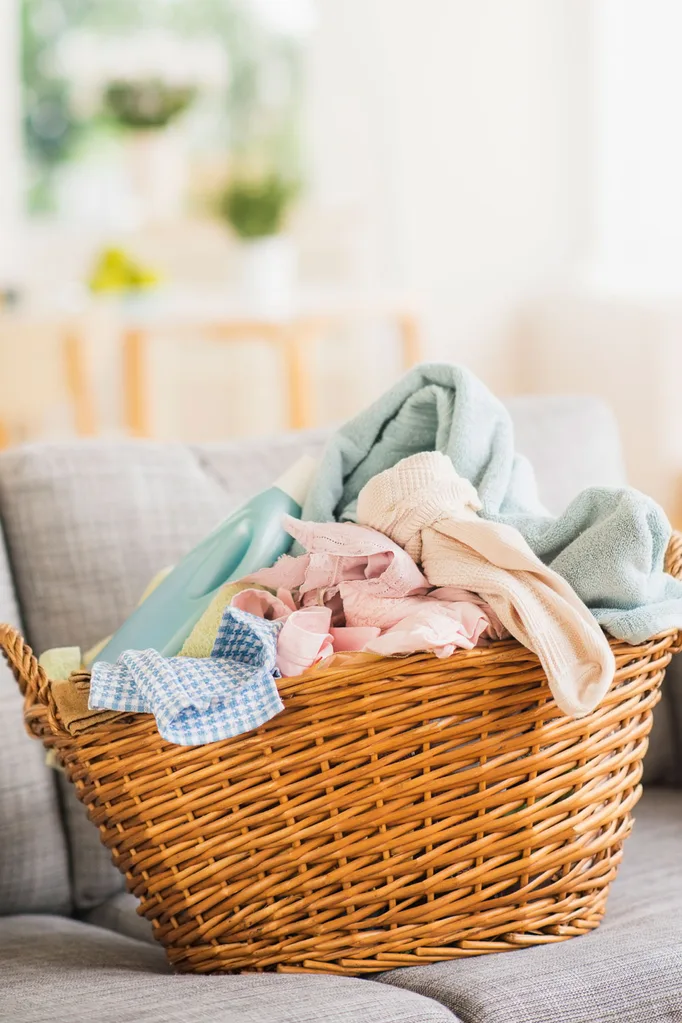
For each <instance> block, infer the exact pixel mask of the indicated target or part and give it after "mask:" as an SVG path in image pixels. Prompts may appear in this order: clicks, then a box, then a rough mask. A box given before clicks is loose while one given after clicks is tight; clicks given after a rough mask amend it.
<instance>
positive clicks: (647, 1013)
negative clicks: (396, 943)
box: [380, 789, 682, 1023]
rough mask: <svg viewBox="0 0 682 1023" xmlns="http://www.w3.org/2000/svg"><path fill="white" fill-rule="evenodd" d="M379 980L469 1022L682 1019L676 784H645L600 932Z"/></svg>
mask: <svg viewBox="0 0 682 1023" xmlns="http://www.w3.org/2000/svg"><path fill="white" fill-rule="evenodd" d="M380 980H381V981H382V982H383V983H385V984H390V985H393V986H396V987H401V988H405V989H408V990H410V991H416V992H419V993H420V994H423V995H427V996H428V997H430V998H435V999H436V1000H438V1001H440V1002H442V1003H443V1004H444V1005H447V1006H448V1008H449V1009H452V1011H453V1012H454V1013H456V1014H457V1015H459V1016H461V1018H462V1020H464V1021H465V1023H664V1021H665V1023H674V1021H679V1020H682V792H675V791H665V790H657V789H649V790H648V791H647V792H645V794H644V797H643V798H642V801H641V802H640V804H639V806H638V808H637V810H636V823H635V828H634V831H633V833H632V835H631V836H630V837H629V838H628V839H627V842H626V843H625V855H624V861H623V864H622V867H621V870H620V873H619V875H618V879H617V881H616V882H615V884H614V886H613V890H612V892H611V895H610V898H609V903H608V908H607V913H606V918H605V920H604V922H603V923H602V925H601V927H599V928H598V929H597V930H596V931H593V932H592V933H591V934H588V935H586V936H585V937H581V938H574V939H571V940H569V941H566V942H560V943H558V944H556V945H541V946H537V947H535V948H529V949H523V950H522V951H518V952H510V953H505V954H504V955H499V956H498V955H492V956H480V957H477V958H472V959H463V960H458V961H455V962H451V963H436V964H433V965H431V966H424V967H410V968H408V969H405V970H394V971H392V972H391V973H387V974H382V975H381V977H380Z"/></svg>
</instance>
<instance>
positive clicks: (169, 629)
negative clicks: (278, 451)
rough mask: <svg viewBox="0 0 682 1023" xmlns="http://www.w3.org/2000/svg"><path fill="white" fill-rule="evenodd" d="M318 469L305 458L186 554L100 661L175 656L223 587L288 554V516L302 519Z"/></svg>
mask: <svg viewBox="0 0 682 1023" xmlns="http://www.w3.org/2000/svg"><path fill="white" fill-rule="evenodd" d="M316 468H317V462H316V461H315V460H314V459H313V458H310V457H308V456H305V457H304V458H301V459H299V460H298V461H297V462H296V463H294V465H292V466H291V467H290V468H289V469H288V470H287V471H286V472H285V473H284V474H283V475H282V476H280V477H279V479H277V480H276V481H275V483H274V484H273V486H271V487H270V488H269V489H268V490H264V491H263V493H261V494H257V495H256V497H254V498H252V499H251V500H250V501H247V502H246V504H244V505H242V507H241V508H238V509H237V511H235V512H233V514H232V515H230V516H229V517H228V518H227V519H225V521H224V522H222V523H221V524H220V525H219V526H218V527H217V528H216V529H214V531H213V532H212V533H210V534H209V536H207V537H206V539H205V540H202V541H201V543H200V544H198V545H197V546H196V547H195V548H194V549H193V550H191V551H190V552H189V554H186V555H185V557H184V558H183V559H182V561H180V562H179V563H178V564H177V565H176V566H175V568H174V569H173V570H172V571H171V572H170V573H169V574H168V575H167V576H166V578H165V579H164V580H163V581H162V582H161V583H160V584H159V586H157V588H156V589H155V590H154V591H153V592H152V593H150V594H149V596H148V597H147V598H146V600H144V601H143V603H142V604H140V606H139V607H138V608H137V610H136V611H134V612H133V613H132V615H131V616H130V618H128V619H127V621H125V622H124V624H123V625H122V626H121V628H120V629H119V630H118V632H116V633H115V634H114V635H113V636H112V638H111V639H110V640H109V642H108V643H107V645H106V646H105V647H104V649H103V650H101V651H100V652H99V653H98V654H97V656H96V658H95V660H96V661H108V662H109V663H112V662H113V661H115V660H116V659H117V658H118V656H119V655H120V654H122V653H123V651H124V650H147V649H149V648H151V649H153V650H158V651H159V653H161V654H164V655H165V656H166V657H174V656H175V655H176V654H177V653H178V651H179V650H180V649H181V647H182V644H183V643H184V642H185V640H186V639H187V637H188V636H189V634H190V632H191V631H192V629H193V628H194V626H195V625H196V623H197V622H198V621H199V619H200V618H201V616H202V614H203V613H204V611H205V610H206V608H207V607H208V605H209V604H210V602H211V600H212V599H213V597H214V596H215V594H216V592H217V591H218V590H219V589H220V587H221V586H223V585H224V584H225V583H227V582H234V581H236V580H237V579H242V578H243V577H244V576H245V575H249V574H250V573H251V572H256V571H258V569H259V568H266V567H267V566H269V565H272V564H273V563H274V562H275V561H276V560H277V558H278V557H280V555H282V554H286V552H287V551H288V550H289V547H290V546H291V544H292V539H291V536H290V535H289V534H288V533H286V532H285V531H284V529H283V528H282V516H283V515H285V514H288V515H293V516H294V518H300V516H301V507H302V505H303V501H304V499H305V495H306V493H307V490H308V487H309V485H310V481H311V479H312V476H313V474H314V472H315V469H316Z"/></svg>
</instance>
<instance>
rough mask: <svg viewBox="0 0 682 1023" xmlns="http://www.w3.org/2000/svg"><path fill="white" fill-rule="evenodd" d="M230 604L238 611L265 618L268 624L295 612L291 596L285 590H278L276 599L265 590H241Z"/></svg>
mask: <svg viewBox="0 0 682 1023" xmlns="http://www.w3.org/2000/svg"><path fill="white" fill-rule="evenodd" d="M230 604H231V606H232V607H238V608H239V610H240V611H248V613H249V614H252V615H258V617H259V618H266V619H267V620H268V621H269V622H276V621H278V620H279V619H280V618H287V617H288V616H289V615H290V614H291V612H292V611H295V610H296V605H295V604H294V601H293V599H292V597H291V594H290V593H287V592H286V590H279V591H278V593H277V596H276V597H275V596H274V595H273V594H272V593H268V591H267V590H255V589H254V590H242V591H241V593H235V595H234V597H233V598H232V600H231V601H230Z"/></svg>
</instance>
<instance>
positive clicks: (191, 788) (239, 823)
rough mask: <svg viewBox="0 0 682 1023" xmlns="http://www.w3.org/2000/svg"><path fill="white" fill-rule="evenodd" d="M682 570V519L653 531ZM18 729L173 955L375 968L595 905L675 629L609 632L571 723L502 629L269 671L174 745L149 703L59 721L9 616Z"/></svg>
mask: <svg viewBox="0 0 682 1023" xmlns="http://www.w3.org/2000/svg"><path fill="white" fill-rule="evenodd" d="M668 570H669V571H671V572H673V573H674V574H676V575H682V538H681V537H679V536H677V535H676V536H675V537H674V538H673V541H672V543H671V545H670V548H669V551H668ZM0 643H1V644H2V647H3V649H4V652H5V656H6V657H7V660H8V661H9V663H10V665H11V666H12V668H13V670H14V674H15V676H16V678H17V680H18V682H19V685H20V687H21V690H22V692H23V693H24V694H25V699H26V703H25V716H26V723H27V726H28V728H29V730H30V732H31V733H33V734H34V735H36V736H38V737H40V738H41V739H42V740H43V742H44V743H45V745H46V746H48V747H50V748H54V749H55V751H56V753H57V755H58V757H59V759H60V760H61V762H62V764H63V765H64V767H65V769H66V772H67V774H68V776H69V777H70V778H71V780H72V781H73V783H74V784H75V786H76V790H77V792H78V795H79V797H80V799H81V800H82V801H83V803H85V805H86V807H87V808H88V813H89V815H90V819H91V820H92V821H93V823H94V824H95V825H96V826H97V827H98V828H99V831H100V836H101V839H102V841H103V842H104V844H105V845H106V846H107V847H108V848H109V849H110V850H111V854H112V857H113V860H114V863H116V865H117V866H118V867H119V869H120V870H121V871H123V872H124V873H125V875H126V879H127V882H128V887H129V889H130V891H131V892H134V893H135V895H137V896H138V898H139V899H140V902H141V904H140V912H142V913H143V914H144V915H145V916H146V917H147V918H148V919H149V920H151V921H152V924H153V928H154V934H155V935H156V937H157V938H158V940H159V941H160V942H161V943H162V944H163V945H164V946H165V948H166V951H167V954H168V958H169V960H170V962H171V963H172V964H173V965H174V966H175V967H176V968H177V969H179V970H181V971H188V972H195V973H211V972H216V971H233V970H267V969H278V970H308V971H316V972H319V971H333V972H336V973H343V974H345V973H348V974H358V973H369V972H373V971H379V970H386V969H389V968H391V967H396V966H408V965H415V964H420V963H429V962H435V961H438V960H443V959H454V958H457V957H459V956H472V955H479V954H481V953H485V952H497V951H504V950H507V949H516V948H519V947H522V946H527V945H533V944H539V943H546V942H555V941H562V940H564V939H565V938H569V937H571V936H573V935H580V934H584V933H585V932H586V931H589V930H591V929H592V928H594V927H596V926H597V925H598V924H599V921H600V919H601V917H602V915H603V913H604V906H605V903H606V897H607V894H608V890H609V885H610V884H611V882H612V881H613V879H614V877H615V875H616V871H617V868H618V864H619V862H620V858H621V848H622V844H623V840H624V839H625V838H626V837H627V835H628V833H629V831H630V829H631V826H632V817H631V811H632V808H633V806H634V805H635V803H636V802H637V799H638V798H639V795H640V785H639V779H640V775H641V765H642V756H643V754H644V752H645V750H646V745H647V735H648V732H649V729H650V726H651V710H652V707H653V706H654V705H655V703H656V702H657V700H658V698H659V686H660V683H661V680H662V678H663V673H664V670H665V668H666V666H667V664H668V661H669V660H670V656H671V653H673V652H674V651H677V650H678V649H679V647H678V646H677V643H678V635H677V633H674V632H672V633H666V634H663V635H660V636H658V637H656V638H655V639H652V640H651V641H650V642H647V643H643V644H642V645H641V646H636V647H635V646H629V645H627V644H625V643H619V642H615V641H612V643H611V645H612V647H613V652H614V654H615V658H616V665H617V671H616V676H615V681H614V684H613V686H612V687H611V689H610V691H609V693H608V694H607V696H606V698H605V699H604V701H603V703H602V704H601V706H600V707H599V708H598V709H597V710H596V711H595V712H594V713H592V714H590V715H589V716H588V717H585V718H582V719H581V720H578V721H574V720H570V719H569V718H567V717H565V716H563V715H562V714H561V712H560V711H559V710H558V708H557V707H556V705H555V703H554V701H553V700H552V698H551V696H550V692H549V689H548V687H547V684H546V680H545V678H544V675H543V673H542V670H541V669H540V666H539V664H538V661H537V658H536V657H535V656H534V655H532V654H531V653H529V652H528V651H527V650H525V649H524V648H523V647H521V646H520V645H519V644H518V643H516V642H514V641H505V642H500V643H496V644H493V645H492V646H491V647H488V648H482V649H476V650H472V651H469V652H458V653H456V654H454V655H453V656H452V657H450V658H448V659H446V660H438V659H437V658H435V657H433V656H430V655H419V656H413V657H407V658H404V659H381V660H376V661H372V662H368V663H365V664H363V665H361V666H357V667H354V668H352V669H350V670H349V669H346V670H342V669H327V670H324V669H322V670H313V671H310V672H308V673H306V674H305V675H301V676H298V677H296V678H287V679H283V680H281V683H280V689H281V693H282V697H283V700H284V703H285V705H286V710H285V711H284V712H283V713H282V714H280V715H279V716H278V717H276V718H274V719H273V720H272V721H270V722H268V723H267V724H266V725H265V726H264V727H262V728H259V729H258V730H257V731H255V732H251V733H249V734H248V735H244V736H240V737H238V738H236V739H228V740H225V741H223V742H216V743H213V744H211V745H207V746H200V747H192V748H187V747H179V746H174V745H171V744H169V743H167V742H165V741H164V740H163V739H161V737H160V736H159V733H158V731H157V729H156V726H155V722H154V719H153V717H151V716H149V715H130V714H128V715H118V716H117V717H116V719H115V720H113V721H111V722H109V723H106V724H98V725H96V726H95V727H93V728H91V729H90V730H87V731H85V732H83V733H82V734H80V735H78V736H73V735H71V734H69V732H68V731H67V730H66V728H65V727H64V725H63V723H62V722H61V721H60V718H59V713H58V710H57V707H56V704H55V702H54V699H53V698H52V694H51V691H50V686H49V683H48V682H47V679H46V677H45V674H44V672H43V671H42V669H41V668H39V667H38V664H37V662H36V660H35V658H34V657H33V655H32V653H31V651H30V649H29V648H28V647H27V646H26V644H25V643H24V641H23V640H22V639H21V637H20V636H19V635H18V633H17V632H16V631H15V630H13V629H12V628H10V627H9V626H3V627H1V628H0Z"/></svg>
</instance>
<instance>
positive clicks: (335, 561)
mask: <svg viewBox="0 0 682 1023" xmlns="http://www.w3.org/2000/svg"><path fill="white" fill-rule="evenodd" d="M283 523H284V526H285V528H286V529H287V531H288V532H289V533H291V535H292V536H293V537H295V538H296V539H297V540H298V541H299V542H300V544H301V545H302V546H303V547H305V548H306V550H307V552H308V553H307V554H302V555H301V556H300V557H297V558H294V557H289V556H284V557H283V558H280V559H279V561H277V562H276V564H275V565H273V566H272V568H266V569H262V570H261V571H260V572H256V573H254V574H253V575H252V576H249V577H248V580H247V581H249V582H254V583H259V584H260V585H262V586H268V587H270V588H271V589H276V590H277V597H272V596H271V595H270V594H267V593H265V594H264V593H263V591H261V590H246V591H244V592H243V593H242V594H239V595H238V597H235V599H234V600H233V603H237V600H238V598H241V602H240V603H239V604H238V606H240V607H242V609H243V610H247V611H248V610H251V609H252V608H253V609H254V613H256V614H259V613H263V615H264V616H265V617H271V618H279V617H283V616H284V613H283V610H282V608H283V606H284V605H285V604H286V605H287V606H288V607H289V609H290V611H291V609H293V608H294V607H300V609H301V610H300V611H294V612H293V613H291V617H289V618H287V620H286V622H285V626H284V628H283V629H282V632H281V633H280V638H279V643H278V666H279V667H280V671H282V673H283V674H299V673H300V672H301V671H304V670H305V669H306V668H308V667H310V665H311V664H314V663H316V662H317V661H318V660H320V659H321V658H322V657H326V656H327V655H328V653H331V652H332V650H333V651H341V650H372V651H374V652H376V653H385V654H387V655H388V654H399V653H414V652H415V651H417V650H433V651H435V652H436V653H437V654H438V655H439V656H441V657H445V656H448V655H449V654H451V653H452V652H453V650H455V649H456V648H457V647H461V648H464V649H467V650H469V649H471V648H472V647H474V646H476V644H477V643H478V642H479V641H480V640H481V638H482V637H483V636H484V635H485V634H486V633H488V634H490V635H492V636H501V635H503V634H504V629H503V627H502V625H501V623H500V622H499V619H498V618H497V617H496V616H495V615H493V614H492V613H491V612H490V609H489V608H488V607H487V605H486V604H485V603H484V602H483V601H482V600H481V599H480V598H479V597H477V596H476V595H475V594H472V593H470V592H469V591H467V590H463V589H457V588H455V587H443V588H442V589H440V590H430V591H429V585H428V582H427V580H426V578H425V577H424V575H423V574H422V572H421V571H420V569H419V568H418V566H417V565H416V564H415V562H414V560H413V559H412V558H411V557H410V555H409V554H407V552H406V551H404V550H403V549H402V548H401V547H399V546H398V545H397V544H396V543H395V542H394V541H393V540H391V539H389V537H387V536H385V535H384V534H383V533H380V532H379V531H378V530H375V529H371V528H369V527H367V526H358V525H356V524H355V523H352V522H325V523H318V522H300V521H299V520H298V519H294V518H292V517H291V516H288V515H287V516H285V517H284V519H283ZM247 594H252V595H253V596H247ZM277 601H278V603H276V602H277ZM258 607H260V608H262V609H263V611H262V612H261V611H259V610H257V608H258ZM303 611H307V612H313V613H312V614H310V615H309V616H308V618H307V619H299V618H298V617H297V616H299V615H300V614H301V612H303ZM320 611H323V612H324V618H323V617H322V616H321V615H320V614H319V612H320ZM315 612H318V614H317V617H315ZM289 613H290V612H289ZM382 632H383V635H382ZM313 634H314V638H313ZM330 644H331V647H330ZM280 651H281V652H280ZM280 659H281V662H282V663H281V664H280V663H279V662H280Z"/></svg>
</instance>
